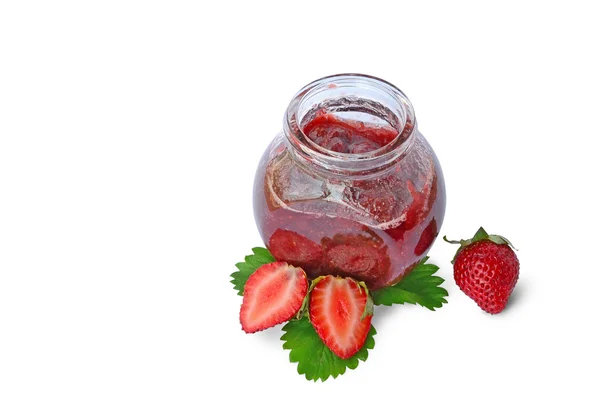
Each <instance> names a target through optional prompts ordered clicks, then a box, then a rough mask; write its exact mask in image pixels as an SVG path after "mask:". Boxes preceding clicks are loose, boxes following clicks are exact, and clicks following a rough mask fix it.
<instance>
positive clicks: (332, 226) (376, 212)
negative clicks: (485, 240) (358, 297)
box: [254, 114, 445, 289]
mask: <svg viewBox="0 0 600 400" xmlns="http://www.w3.org/2000/svg"><path fill="white" fill-rule="evenodd" d="M303 130H304V133H305V135H307V136H308V137H309V138H310V139H311V140H312V141H313V142H314V143H316V144H317V145H319V146H321V147H323V148H325V149H328V150H332V151H335V152H339V153H364V152H367V151H372V150H376V149H378V148H381V147H383V146H385V145H387V144H389V143H390V142H391V141H393V140H394V139H395V138H396V137H397V135H398V133H397V132H396V131H394V130H393V129H392V128H389V127H381V126H377V125H369V124H365V123H363V122H358V121H350V122H349V121H346V120H341V119H338V118H336V117H335V116H333V115H330V114H320V115H317V116H316V117H315V118H314V119H313V120H312V121H310V122H309V123H308V124H306V125H305V126H304V128H303ZM419 135H420V134H419ZM276 146H277V147H275V148H273V149H271V150H270V151H267V153H265V154H266V156H270V157H271V159H267V160H263V162H262V163H261V166H260V167H259V170H258V173H257V179H256V183H255V185H256V186H255V199H254V206H255V216H256V220H257V223H258V226H259V230H260V232H261V235H262V237H263V240H264V241H265V243H266V245H267V247H268V248H269V250H270V251H271V253H272V254H273V256H274V257H275V258H276V259H277V260H279V261H287V262H288V263H290V264H292V265H294V266H299V267H302V268H304V270H305V271H306V273H307V275H308V276H309V277H310V278H311V279H314V278H316V277H318V276H321V275H327V274H331V275H339V276H349V277H352V278H355V279H357V280H359V281H364V282H365V283H366V284H367V286H369V288H371V289H378V288H381V287H384V286H388V285H391V284H394V283H396V282H397V281H399V280H400V279H401V278H402V276H404V275H405V274H406V273H407V272H408V271H409V270H410V268H411V267H412V266H414V265H416V263H417V262H418V261H419V259H420V258H422V256H423V255H424V254H425V253H426V251H427V250H428V249H429V247H430V246H431V244H432V243H433V241H434V240H435V238H436V236H437V234H438V228H439V226H440V223H441V219H442V218H443V213H444V207H445V204H444V202H445V199H444V196H443V195H442V196H438V185H439V184H440V182H438V178H437V171H438V170H439V166H437V160H435V156H433V153H432V152H431V149H430V148H429V147H428V145H427V143H426V142H425V141H424V139H422V137H419V138H417V140H415V143H414V144H413V147H414V149H413V150H411V152H412V153H411V154H407V156H406V157H404V161H403V162H398V164H397V165H393V166H392V167H391V168H390V169H389V171H387V172H386V173H384V174H382V175H380V176H377V177H370V178H365V179H350V180H344V179H341V180H340V179H338V178H332V177H330V176H327V175H326V174H319V173H316V172H315V171H309V170H307V169H306V168H302V167H300V166H299V165H298V163H297V162H296V161H295V160H294V158H293V157H291V156H290V154H289V153H288V152H287V151H286V150H285V146H283V144H281V143H279V144H276ZM411 157H412V158H411ZM442 184H443V183H442ZM442 194H443V192H442ZM440 197H441V198H440Z"/></svg>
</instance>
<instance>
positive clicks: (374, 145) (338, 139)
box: [303, 113, 398, 154]
mask: <svg viewBox="0 0 600 400" xmlns="http://www.w3.org/2000/svg"><path fill="white" fill-rule="evenodd" d="M303 130H304V134H305V135H306V136H307V137H308V138H309V139H310V140H312V141H313V142H314V143H315V144H317V145H319V146H321V147H323V148H325V149H327V150H331V151H335V152H337V153H352V154H358V153H368V152H370V151H373V150H377V149H379V148H381V147H383V146H385V145H387V144H389V143H391V142H392V141H393V140H394V139H395V138H396V137H397V136H398V132H397V131H396V130H394V129H392V128H391V127H382V126H376V125H369V124H365V123H364V122H361V121H348V120H343V119H340V118H338V117H336V116H335V115H332V114H329V113H319V114H318V115H317V116H316V117H315V118H313V119H312V120H311V121H310V122H309V123H307V124H306V125H305V126H304V129H303Z"/></svg>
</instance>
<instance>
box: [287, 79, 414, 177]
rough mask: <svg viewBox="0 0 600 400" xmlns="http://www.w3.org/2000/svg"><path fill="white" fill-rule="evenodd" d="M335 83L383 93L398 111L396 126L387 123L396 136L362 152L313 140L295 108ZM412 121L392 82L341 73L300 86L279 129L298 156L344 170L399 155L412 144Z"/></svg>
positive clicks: (362, 170)
mask: <svg viewBox="0 0 600 400" xmlns="http://www.w3.org/2000/svg"><path fill="white" fill-rule="evenodd" d="M339 87H346V88H353V87H356V88H363V89H367V90H371V91H373V92H376V93H379V94H381V95H382V96H385V99H386V100H387V101H389V102H390V103H393V104H389V105H390V106H393V107H390V108H395V109H398V110H401V111H402V112H401V115H396V117H397V118H398V121H397V124H396V125H397V126H394V124H391V125H392V126H393V127H394V129H396V130H397V132H398V134H397V136H396V137H395V138H394V139H393V140H392V141H391V142H390V143H387V144H386V145H384V146H382V147H380V148H378V149H375V150H372V151H369V152H365V153H339V152H335V151H332V150H329V149H325V148H323V147H321V146H319V145H318V144H316V143H315V142H313V141H312V140H311V139H310V138H309V137H308V135H306V134H305V132H304V130H303V127H302V124H301V116H300V115H298V111H299V109H300V107H301V106H302V104H303V102H304V101H306V99H307V98H310V96H312V95H314V94H315V93H320V92H326V91H327V90H330V89H337V88H339ZM390 112H391V111H390ZM416 125H417V124H416V119H415V113H414V109H413V106H412V104H411V102H410V100H409V99H408V97H407V96H406V95H405V94H404V93H403V92H402V91H401V90H400V89H398V88H397V87H396V86H394V85H393V84H391V83H389V82H387V81H385V80H383V79H380V78H377V77H374V76H370V75H365V74H357V73H344V74H336V75H330V76H326V77H323V78H320V79H317V80H315V81H313V82H311V83H309V84H307V85H305V86H304V87H303V88H302V89H300V90H299V91H298V92H297V93H296V95H295V96H294V97H293V98H292V100H291V101H290V104H289V105H288V108H287V110H286V112H285V116H284V124H283V126H284V129H283V131H284V135H285V137H286V139H287V142H288V144H289V147H291V148H292V150H293V152H294V153H295V154H296V155H299V156H300V158H301V159H303V160H304V161H308V162H311V163H313V164H317V165H318V166H320V167H322V168H324V169H326V170H329V171H333V172H338V173H340V174H347V173H353V172H356V173H365V172H369V171H372V170H374V169H381V168H384V167H386V166H387V165H389V164H391V163H392V162H393V161H395V160H396V159H397V158H399V157H401V156H402V155H403V154H405V153H406V152H407V151H408V149H409V148H410V147H411V145H412V142H413V140H414V134H413V133H414V132H415V131H416V130H417V126H416Z"/></svg>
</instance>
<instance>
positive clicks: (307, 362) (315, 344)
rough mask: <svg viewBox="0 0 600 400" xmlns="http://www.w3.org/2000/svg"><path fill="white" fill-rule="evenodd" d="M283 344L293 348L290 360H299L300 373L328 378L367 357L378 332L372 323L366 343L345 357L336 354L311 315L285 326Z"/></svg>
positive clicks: (313, 378)
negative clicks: (314, 325) (323, 337)
mask: <svg viewBox="0 0 600 400" xmlns="http://www.w3.org/2000/svg"><path fill="white" fill-rule="evenodd" d="M282 329H283V331H284V332H285V333H284V334H283V336H281V340H283V341H284V343H283V348H284V349H288V350H290V362H297V363H298V373H299V374H301V375H304V376H305V377H306V379H307V380H309V381H311V380H312V381H315V382H316V381H318V380H319V379H320V380H321V381H323V382H324V381H326V380H327V379H328V378H329V377H330V376H331V377H333V378H334V379H335V378H337V377H338V376H339V375H342V374H343V373H344V372H345V371H346V368H349V369H355V368H356V367H357V366H358V361H359V360H361V361H366V360H367V357H368V355H369V354H368V350H369V349H372V348H373V347H375V339H374V338H373V336H375V334H376V333H377V332H376V331H375V328H374V327H373V326H372V325H371V330H369V333H368V335H367V340H366V342H365V345H364V346H363V347H362V348H361V349H360V350H359V351H358V352H357V353H356V354H354V355H353V356H352V357H350V358H348V359H346V360H344V359H341V358H339V357H338V356H336V355H335V354H333V352H332V351H331V350H329V348H328V347H327V346H325V344H324V343H323V341H322V340H321V338H320V337H319V335H317V332H316V331H315V329H314V328H313V326H312V324H311V323H310V321H309V320H308V318H306V317H305V318H301V319H299V320H291V321H289V322H288V323H287V324H285V325H284V326H283V328H282Z"/></svg>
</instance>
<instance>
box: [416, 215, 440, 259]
mask: <svg viewBox="0 0 600 400" xmlns="http://www.w3.org/2000/svg"><path fill="white" fill-rule="evenodd" d="M437 235H438V230H437V223H436V222H435V218H434V219H432V220H431V222H430V223H429V225H427V226H426V227H425V229H424V230H423V232H422V233H421V236H420V237H419V242H418V243H417V245H416V246H415V255H417V256H420V255H422V254H423V253H425V252H426V251H427V249H428V248H429V246H431V245H432V244H433V241H434V240H435V238H436V237H437Z"/></svg>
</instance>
